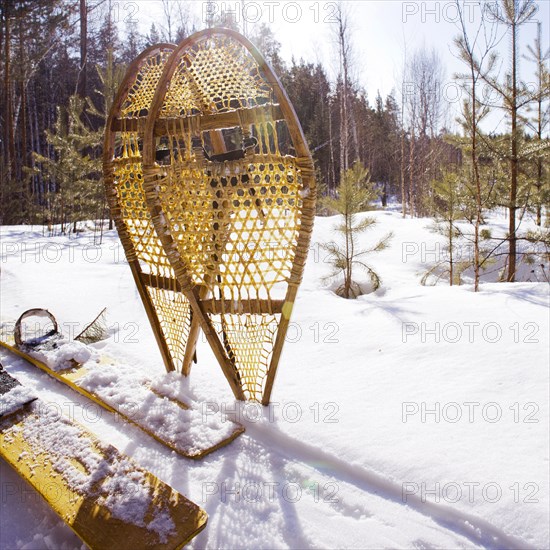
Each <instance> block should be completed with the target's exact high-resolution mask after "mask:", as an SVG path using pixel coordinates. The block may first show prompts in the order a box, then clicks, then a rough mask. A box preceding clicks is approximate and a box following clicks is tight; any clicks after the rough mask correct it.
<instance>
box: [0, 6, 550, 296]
mask: <svg viewBox="0 0 550 550" xmlns="http://www.w3.org/2000/svg"><path fill="white" fill-rule="evenodd" d="M455 3H456V9H457V13H458V14H459V15H460V24H459V25H458V27H459V32H458V33H457V35H456V37H454V38H453V39H452V43H451V44H450V46H449V47H450V48H452V50H453V52H454V54H455V55H456V56H457V57H459V58H460V60H461V62H462V67H463V72H462V73H461V74H456V75H453V78H454V79H455V81H456V84H457V86H460V88H461V90H462V91H463V96H462V97H463V98H464V100H463V104H462V105H461V109H460V116H459V119H458V124H459V125H458V126H455V125H453V127H452V128H449V127H446V124H445V123H446V121H448V116H446V113H445V109H446V108H447V106H446V104H445V103H446V102H445V100H444V97H443V94H442V92H441V90H442V85H443V78H444V77H443V74H444V67H443V63H442V61H441V58H440V56H439V54H438V52H437V51H436V50H431V49H427V48H425V47H421V48H418V49H416V50H414V51H410V52H407V57H408V60H407V64H406V66H404V67H402V70H401V76H400V78H399V79H398V80H399V81H396V82H395V84H394V88H393V91H392V92H391V93H390V94H388V95H387V96H386V97H382V96H381V95H380V93H373V90H366V89H364V88H363V87H362V86H360V85H359V84H358V82H357V81H356V79H354V78H353V76H352V75H353V74H356V72H357V70H360V67H357V64H358V61H357V59H356V58H354V57H353V56H352V55H351V53H350V52H351V50H352V48H353V43H354V41H357V40H359V39H360V37H358V36H355V35H354V33H353V31H352V30H351V26H350V14H349V10H348V9H347V6H346V4H338V10H337V12H336V21H335V23H333V27H334V28H333V29H332V30H333V35H334V48H335V56H336V57H337V59H338V66H339V71H338V74H337V76H336V78H331V77H330V76H329V72H328V70H327V68H326V67H324V66H323V64H321V63H317V64H315V63H311V62H306V61H304V60H303V59H292V60H291V61H290V62H288V61H285V60H284V59H283V58H282V56H281V44H280V42H279V41H278V40H277V37H276V36H275V35H274V33H273V32H272V31H271V29H270V28H269V26H267V25H266V24H263V23H262V24H258V25H250V24H249V25H247V26H246V28H243V26H242V25H239V24H238V23H237V22H236V21H235V20H234V19H233V18H232V17H231V14H224V13H221V14H218V15H217V16H212V17H210V18H208V19H207V20H206V21H200V19H199V18H198V17H196V15H194V14H193V13H192V12H191V10H190V9H189V5H188V4H187V3H184V2H172V1H169V0H164V1H163V2H162V3H159V6H161V7H162V10H161V9H160V8H159V23H158V24H157V25H155V24H152V25H151V27H150V29H149V31H148V32H147V33H144V32H142V31H140V29H139V28H138V24H137V21H135V20H133V19H132V18H131V17H122V16H121V15H120V14H117V12H116V10H114V9H113V4H112V3H111V2H110V1H107V0H77V1H75V0H2V2H1V4H0V14H1V27H0V51H1V55H0V59H1V65H0V78H1V80H2V94H1V106H0V120H1V128H2V131H1V132H2V135H1V136H0V180H1V184H0V194H1V197H0V224H3V225H17V224H38V225H44V226H45V227H47V228H49V230H50V232H55V231H58V232H63V233H65V232H74V231H78V229H79V224H80V223H81V222H84V221H86V220H96V221H97V220H105V225H107V224H108V223H109V222H108V218H109V213H108V207H107V205H106V200H105V196H104V191H103V184H102V173H101V172H102V168H101V167H102V161H101V157H102V139H103V127H104V124H105V121H106V118H107V116H108V112H109V108H110V105H111V103H112V101H113V97H114V94H115V93H116V90H117V88H118V84H119V82H120V81H121V80H122V78H123V76H124V72H125V68H126V67H127V66H128V64H129V63H130V62H131V61H132V60H133V59H134V58H135V57H136V56H137V55H138V54H139V53H140V52H141V51H142V50H143V49H144V48H145V47H147V46H149V45H151V44H156V43H159V42H169V43H178V42H179V41H181V40H182V39H184V38H185V37H186V36H189V35H190V34H192V33H193V32H195V31H197V30H200V29H201V28H204V27H213V26H228V27H231V28H234V29H236V30H239V31H240V32H243V33H245V34H246V35H247V37H248V38H249V39H250V40H251V41H252V42H253V43H254V44H255V45H256V46H257V47H258V49H259V50H260V51H261V52H262V53H263V55H264V56H265V58H266V59H267V61H268V62H269V63H270V65H271V66H272V67H273V68H274V70H275V72H276V73H277V74H278V75H279V77H280V80H281V82H282V84H283V86H284V87H285V89H286V91H287V93H288V95H289V97H290V99H291V101H292V103H293V105H294V108H295V110H296V112H297V115H298V118H299V120H300V121H301V124H302V127H303V130H304V133H305V135H306V137H307V140H308V143H309V147H310V150H311V152H312V155H313V157H314V161H315V167H316V173H317V181H318V186H319V190H320V191H319V200H318V214H319V215H328V214H334V213H337V212H339V213H341V214H344V219H345V220H346V223H345V224H344V231H343V232H344V236H345V239H346V243H348V242H349V243H351V244H353V242H354V238H355V233H358V232H361V231H363V230H364V229H366V228H367V227H369V223H368V222H364V221H361V222H360V223H356V222H354V221H353V216H354V215H355V214H357V213H359V212H362V211H366V210H368V209H372V208H374V207H375V204H376V205H379V207H385V206H386V205H387V204H389V203H392V204H399V205H400V206H399V208H400V209H401V212H402V215H403V217H425V218H432V219H433V220H434V223H435V225H434V227H435V229H434V230H435V231H437V232H439V233H440V234H441V235H444V237H445V240H446V242H447V248H448V251H449V255H448V256H449V257H448V258H447V259H446V263H445V266H444V269H443V271H442V272H441V273H440V275H442V276H444V278H446V279H447V280H448V282H449V283H450V284H457V283H458V284H459V283H460V280H461V278H460V274H461V273H462V272H463V271H464V270H466V269H471V270H472V273H473V277H474V284H475V289H476V290H477V289H478V285H479V280H480V273H482V271H483V270H484V269H485V268H486V267H487V266H488V265H489V264H490V263H491V262H492V261H495V260H496V258H499V257H501V258H504V264H503V269H502V273H501V280H503V281H508V282H513V281H515V280H516V273H517V270H518V267H517V266H518V265H519V263H521V262H522V261H531V262H533V261H536V262H542V264H543V265H547V262H548V252H549V249H550V234H549V231H550V230H549V221H548V220H549V216H548V210H549V206H550V191H549V187H550V186H549V166H548V160H549V157H550V139H549V134H548V131H549V120H550V111H549V99H550V76H549V70H548V61H549V56H550V53H549V51H545V48H544V47H543V43H544V38H545V37H544V36H543V29H542V28H541V25H540V23H539V24H538V36H537V38H536V39H535V40H534V41H533V42H532V43H531V44H529V45H528V46H527V47H520V45H519V36H520V32H521V30H522V28H523V27H524V26H525V25H527V24H528V23H532V22H533V20H534V15H535V12H536V6H537V5H536V2H534V0H499V1H498V2H496V3H494V2H493V3H488V4H487V5H486V6H485V9H486V14H487V17H481V19H480V21H478V22H476V25H477V28H474V29H472V28H471V26H468V25H466V20H465V16H464V1H463V0H455ZM117 6H118V3H117ZM484 13H485V12H484ZM489 15H490V17H489ZM503 32H504V33H505V34H506V40H508V41H509V43H510V47H509V55H508V58H507V59H501V58H500V56H499V52H498V49H497V42H498V37H499V36H500V35H502V33H503ZM520 60H521V61H522V66H528V67H529V71H530V72H531V73H532V74H534V75H535V79H534V81H533V79H531V81H530V82H529V83H527V82H525V81H523V80H522V78H521V75H520V72H519V69H518V67H519V62H520ZM501 66H504V67H505V70H503V71H502V70H499V67H501ZM487 89H489V90H490V91H491V101H488V100H487V97H486V94H485V91H486V90H487ZM495 111H497V112H499V113H500V116H501V117H502V118H503V119H504V120H505V121H506V125H505V127H504V128H505V129H504V130H503V129H498V130H496V129H491V128H490V127H488V125H487V123H486V121H487V119H489V118H490V116H491V114H492V113H494V112H495ZM457 128H458V129H457ZM498 209H500V210H501V211H505V212H506V213H507V217H508V231H507V233H506V235H504V236H494V235H492V234H491V231H490V230H489V229H488V228H487V227H486V226H485V225H486V216H487V214H488V213H489V212H492V211H495V210H498ZM526 217H530V218H532V219H533V220H534V227H535V229H533V228H531V229H529V230H525V231H524V230H522V220H523V219H524V218H526ZM101 228H102V229H101V230H103V224H101ZM111 228H112V224H111ZM465 228H466V229H465ZM390 237H391V236H388V238H390ZM459 241H463V242H467V243H468V244H469V245H470V246H471V248H472V251H473V253H472V254H471V257H469V258H468V260H467V261H464V260H460V261H459V260H456V261H455V260H453V250H454V247H455V246H456V244H457V243H458V242H459ZM383 246H384V239H382V240H381V241H380V243H379V247H378V248H379V249H381V248H383ZM327 247H328V250H329V251H332V253H333V254H334V257H335V258H334V264H335V267H336V270H337V271H338V270H342V271H343V272H344V273H347V275H349V277H347V278H346V280H347V281H348V283H350V284H351V277H352V275H351V271H352V265H353V257H351V256H350V255H349V254H338V253H337V251H336V250H335V249H334V248H332V249H331V246H330V244H329V245H327ZM376 248H377V247H375V249H376ZM440 267H441V266H439V268H440ZM544 272H545V273H547V271H544ZM372 275H373V277H374V282H376V276H375V275H376V274H374V273H373V274H372ZM348 279H349V280H348ZM350 284H348V285H347V289H344V290H343V293H344V294H345V295H347V296H346V297H348V295H349V294H350V292H351V291H350ZM375 286H376V285H375Z"/></svg>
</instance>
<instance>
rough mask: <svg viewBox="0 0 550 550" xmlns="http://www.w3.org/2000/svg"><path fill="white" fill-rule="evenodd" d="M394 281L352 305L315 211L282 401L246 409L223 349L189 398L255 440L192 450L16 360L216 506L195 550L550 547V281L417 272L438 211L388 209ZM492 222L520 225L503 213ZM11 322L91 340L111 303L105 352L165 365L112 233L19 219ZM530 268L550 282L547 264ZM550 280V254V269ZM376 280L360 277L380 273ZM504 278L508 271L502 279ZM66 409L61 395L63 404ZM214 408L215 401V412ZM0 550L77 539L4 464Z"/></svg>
mask: <svg viewBox="0 0 550 550" xmlns="http://www.w3.org/2000/svg"><path fill="white" fill-rule="evenodd" d="M372 215H373V216H375V217H376V218H377V219H378V221H379V224H378V225H377V226H376V227H375V228H374V229H373V230H372V231H371V233H367V234H365V235H364V236H363V237H362V241H364V242H365V245H368V244H369V243H374V242H375V241H376V239H377V237H380V236H381V235H383V234H384V233H386V232H387V231H389V230H391V231H393V232H394V234H395V236H394V239H393V241H392V244H391V246H390V247H389V248H388V249H387V250H384V251H383V252H381V253H379V254H376V255H374V256H372V257H371V258H370V263H371V264H372V265H373V266H374V267H375V268H376V270H377V271H378V273H379V274H380V275H381V277H382V279H383V285H382V288H381V289H380V290H378V291H377V292H376V293H374V294H369V295H364V296H362V297H360V298H359V299H357V300H349V301H347V300H344V299H341V298H338V297H336V296H335V295H334V294H333V293H332V292H331V290H330V289H329V288H328V287H327V284H326V283H325V282H323V280H322V277H323V275H324V274H326V273H328V271H329V266H328V264H327V263H326V262H325V259H326V258H325V257H324V253H323V252H322V251H321V250H320V249H319V248H318V246H316V244H315V243H317V242H323V241H326V240H331V239H333V238H334V230H333V227H334V224H335V222H336V220H335V219H334V218H318V219H317V220H316V226H315V231H314V236H313V244H312V249H311V252H310V255H309V259H308V264H307V268H306V272H305V277H304V282H303V285H302V287H301V289H300V292H299V298H298V300H297V302H296V306H295V308H294V313H293V323H292V325H291V327H290V330H289V333H288V338H287V344H286V347H285V350H284V353H283V357H282V361H281V364H280V367H279V371H278V376H277V380H276V382H275V387H274V392H273V396H272V400H273V404H272V405H271V407H270V408H269V409H264V410H260V408H259V407H257V406H254V405H245V406H243V405H240V406H238V407H236V406H235V403H234V401H233V399H232V395H231V393H230V390H229V387H228V385H227V383H226V381H225V379H224V378H223V375H222V374H221V370H220V369H219V367H218V366H217V364H216V362H215V360H214V358H213V356H212V354H211V352H210V350H209V348H208V346H207V345H206V343H205V342H204V341H202V342H201V343H200V345H199V349H198V358H199V364H198V365H195V366H194V367H193V371H192V373H191V376H190V379H189V380H188V381H185V382H183V383H182V384H183V386H185V387H186V391H187V392H189V393H191V394H193V395H194V396H195V397H196V398H197V399H200V400H203V401H205V402H208V407H210V408H214V407H219V408H220V409H221V410H227V412H228V414H229V413H231V411H236V416H237V417H238V418H237V419H238V420H240V421H241V422H242V423H243V424H245V425H246V430H247V431H246V433H245V434H244V435H243V436H241V437H239V438H238V439H237V440H236V441H234V442H233V443H231V444H230V445H229V446H227V447H225V448H223V449H221V450H219V451H216V452H215V453H213V454H212V455H210V456H208V457H206V458H205V459H203V460H201V461H198V462H195V461H191V460H186V459H184V458H182V457H181V456H179V455H177V454H175V453H174V452H171V451H170V450H168V449H167V448H165V447H164V446H162V445H161V444H159V443H157V442H155V441H154V440H153V439H151V438H150V437H148V436H146V435H144V434H143V433H142V432H140V431H139V430H138V429H137V428H135V427H133V426H130V425H128V424H125V423H122V422H121V421H120V420H119V419H117V418H116V417H114V416H113V415H111V414H109V413H107V412H105V411H101V410H99V409H97V407H95V406H92V405H91V404H90V403H89V402H87V401H86V399H84V398H81V397H79V396H78V395H76V394H75V393H74V392H72V391H71V390H70V389H68V388H66V387H64V386H63V385H61V384H59V383H57V382H55V381H53V380H52V379H50V378H49V377H48V376H47V375H45V374H43V373H41V372H38V371H37V370H36V369H34V368H33V367H31V366H28V365H27V364H25V363H24V362H23V361H21V360H19V359H15V358H13V357H12V356H10V355H8V354H7V353H5V352H3V351H2V352H0V359H1V361H2V363H3V364H4V366H6V367H7V370H9V372H10V373H11V374H13V375H14V376H16V377H17V378H18V379H19V380H20V381H21V382H22V383H23V384H26V385H28V386H30V387H32V388H34V389H35V390H36V391H37V392H39V394H40V395H41V397H42V399H45V400H46V401H48V402H51V403H52V406H56V407H58V409H59V410H62V411H63V412H64V413H65V414H67V415H69V416H71V417H72V418H74V419H75V420H77V421H79V422H81V423H83V424H84V425H86V426H88V427H89V428H91V429H92V430H93V431H94V432H96V433H97V435H98V436H99V437H100V438H101V439H103V440H105V441H107V442H110V443H112V444H114V445H115V446H116V447H117V448H118V449H120V450H121V451H122V452H124V453H126V454H128V455H129V456H131V457H133V458H134V459H135V460H137V461H138V462H139V463H140V464H141V465H142V466H144V467H145V468H147V469H149V470H151V472H153V473H154V474H155V475H156V476H158V477H159V478H161V479H162V480H163V481H165V482H167V483H169V484H170V485H172V486H173V487H174V488H175V489H177V490H178V491H180V492H181V493H183V494H185V495H186V496H187V497H188V498H190V499H191V500H192V501H194V502H196V503H197V504H199V505H201V506H202V507H203V508H204V509H205V510H206V511H207V512H208V514H209V521H208V525H207V527H206V529H205V530H204V531H203V532H202V533H201V534H200V535H199V536H198V537H197V538H196V539H194V541H193V543H192V544H191V547H192V548H232V549H233V548H251V549H252V548H254V549H257V548H258V549H259V548H373V549H374V548H376V549H378V548H418V549H427V548H483V547H486V548H548V547H549V546H550V540H549V516H548V510H549V505H550V502H549V470H550V464H549V457H548V451H549V433H550V430H549V341H548V340H549V332H550V331H549V311H550V310H549V307H548V306H549V292H548V284H547V283H546V282H524V283H516V284H505V283H496V282H485V283H484V284H483V285H482V288H481V291H480V292H479V293H478V294H475V293H474V292H473V289H472V287H471V286H470V285H469V284H467V285H464V286H460V287H456V286H455V287H452V288H451V287H448V286H446V285H444V284H439V285H437V286H434V287H426V286H422V285H421V284H420V279H421V277H422V274H423V273H424V272H425V270H426V269H428V268H429V267H430V265H432V263H433V261H434V259H435V256H437V255H438V254H443V250H442V248H440V247H439V245H436V243H437V242H440V240H441V238H440V237H439V236H437V235H434V234H433V233H432V232H430V231H429V225H430V223H431V222H430V221H429V220H426V219H415V220H410V219H405V220H404V219H402V218H401V217H400V215H399V214H398V213H397V212H391V211H386V212H383V211H379V212H373V213H372ZM491 224H492V226H493V229H494V232H495V234H496V233H498V232H499V231H503V230H504V228H505V225H506V220H505V219H504V218H492V219H491ZM0 235H1V242H0V246H1V253H2V255H1V263H0V267H1V278H0V285H1V287H0V290H1V303H2V305H1V308H2V310H1V314H2V320H3V321H7V320H10V319H12V320H13V319H15V318H17V317H18V316H19V314H21V313H22V312H23V311H24V310H26V309H28V308H31V307H42V308H47V309H49V310H50V311H52V312H53V313H54V314H55V316H56V317H57V319H58V321H59V322H60V323H61V328H62V329H63V330H64V331H65V333H66V335H67V336H69V337H70V336H75V335H76V334H77V333H78V332H80V330H82V328H83V327H84V326H85V324H87V323H88V322H89V321H91V320H92V319H93V318H94V317H95V315H96V314H97V313H98V312H99V311H100V310H101V309H102V308H103V307H105V306H107V307H108V312H109V327H110V329H111V333H112V335H111V337H110V338H109V340H107V341H106V342H104V343H103V344H101V345H97V346H96V347H98V349H101V351H102V352H105V353H108V354H109V355H111V356H115V357H120V359H121V361H123V362H125V363H130V364H133V365H137V366H139V367H140V368H142V369H143V370H144V371H145V372H147V373H148V375H149V376H155V375H156V374H159V375H161V374H162V372H163V366H162V361H161V358H160V354H159V352H158V349H157V347H156V344H155V341H154V337H153V334H152V332H151V330H150V328H149V326H148V322H147V319H146V316H145V312H144V310H143V307H142V305H141V302H140V299H139V296H138V292H137V290H136V288H135V286H134V283H133V280H132V277H131V274H130V270H129V268H128V266H127V265H126V263H125V260H124V254H123V252H122V248H121V247H120V245H119V242H118V239H117V236H116V234H115V233H114V232H110V233H108V234H107V235H106V236H105V237H104V240H103V244H102V245H101V246H94V245H93V243H92V240H91V239H92V235H91V233H83V234H81V235H79V236H78V237H76V238H75V237H71V238H69V237H44V236H43V232H42V228H36V227H34V228H29V227H3V228H1V229H0ZM525 273H526V274H525V275H524V278H525V279H526V280H527V279H530V280H532V281H536V280H537V279H539V280H542V275H541V273H543V272H541V271H539V272H533V273H532V274H531V275H530V271H529V270H528V271H527V272H525ZM546 273H548V266H546ZM358 275H359V277H358V278H359V279H360V278H361V277H363V276H362V275H360V274H358ZM491 277H492V280H495V278H496V274H493V275H492V276H488V277H487V278H488V279H489V280H491ZM54 404H55V405H54ZM207 413H208V409H207V408H206V409H205V414H207ZM0 474H1V483H0V490H1V494H0V513H1V517H0V548H2V549H10V550H11V549H14V548H29V549H30V548H32V549H34V548H55V549H56V550H57V549H64V548H76V547H80V544H79V541H78V539H76V538H75V536H74V535H73V534H72V532H71V531H70V529H69V528H68V527H66V526H65V525H64V524H63V523H62V522H61V521H60V520H58V519H57V517H56V516H55V515H54V514H53V512H51V511H50V510H49V509H48V507H47V506H46V505H45V504H44V503H43V502H42V501H41V500H40V499H39V497H37V496H36V495H35V493H33V491H32V490H31V489H30V488H29V487H28V486H26V485H24V484H23V483H22V482H21V481H20V479H19V478H18V476H17V474H16V473H15V472H14V471H13V470H12V469H11V468H10V467H8V466H7V465H6V464H5V463H4V462H3V461H0Z"/></svg>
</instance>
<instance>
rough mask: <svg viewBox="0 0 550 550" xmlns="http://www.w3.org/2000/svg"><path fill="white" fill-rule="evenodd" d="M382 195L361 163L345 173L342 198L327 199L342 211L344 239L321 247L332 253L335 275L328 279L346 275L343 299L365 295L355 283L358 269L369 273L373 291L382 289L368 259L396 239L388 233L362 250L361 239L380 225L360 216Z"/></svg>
mask: <svg viewBox="0 0 550 550" xmlns="http://www.w3.org/2000/svg"><path fill="white" fill-rule="evenodd" d="M377 196H378V192H377V191H376V190H375V188H374V186H373V185H372V184H371V182H370V177H369V173H368V170H367V169H366V168H364V167H363V165H362V164H361V163H359V162H356V163H355V164H354V165H353V166H352V168H350V169H348V170H347V171H346V172H344V174H343V176H342V181H341V182H340V187H339V189H338V196H337V197H336V198H332V197H327V198H326V199H325V204H326V206H327V207H328V208H329V209H331V210H333V211H336V212H338V213H339V214H340V215H341V217H342V223H341V224H339V225H337V226H336V227H335V230H336V231H337V232H338V233H340V235H342V237H343V244H342V246H340V245H339V244H338V243H336V242H334V241H332V242H329V243H324V244H322V245H321V248H322V249H324V250H325V251H326V252H328V253H329V261H330V263H331V265H332V272H331V274H330V275H329V276H328V277H327V280H330V279H336V278H338V277H341V276H343V279H344V280H343V283H342V284H341V285H340V286H339V287H338V288H337V290H336V293H337V294H338V295H339V296H342V297H343V298H348V299H349V298H357V296H359V295H360V294H362V290H361V287H360V285H359V284H358V283H357V282H356V281H355V280H354V278H353V277H354V270H355V268H360V269H363V270H364V271H366V272H367V274H368V276H369V278H370V280H371V283H372V287H373V290H376V289H377V288H379V287H380V285H381V283H382V281H381V279H380V276H379V275H378V274H377V273H376V271H374V269H373V268H372V267H371V266H369V265H368V264H367V263H366V262H365V260H364V257H365V256H366V255H367V254H370V253H372V252H379V251H381V250H383V249H384V248H386V247H387V246H388V244H389V241H390V239H391V238H392V233H388V234H386V235H385V236H384V237H382V238H381V239H380V240H379V241H378V242H377V243H376V244H375V245H374V246H373V247H371V248H369V249H359V243H358V238H359V235H361V234H362V233H364V232H365V231H366V230H367V229H370V228H371V227H373V226H374V225H375V224H376V220H375V219H374V218H372V217H360V216H358V214H359V213H360V212H362V211H364V210H366V209H367V208H368V205H369V203H370V202H372V201H373V200H374V199H375V198H377Z"/></svg>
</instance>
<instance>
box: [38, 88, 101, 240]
mask: <svg viewBox="0 0 550 550" xmlns="http://www.w3.org/2000/svg"><path fill="white" fill-rule="evenodd" d="M84 106H85V100H83V99H82V98H80V97H79V96H76V95H75V96H72V97H71V98H70V99H69V104H68V105H67V107H66V108H63V107H58V108H57V120H56V122H55V126H54V131H53V132H52V131H50V130H47V131H46V139H47V142H48V144H49V145H50V146H51V148H52V149H53V151H54V158H50V157H46V156H43V155H39V154H37V153H34V157H35V161H36V163H37V164H38V166H37V168H36V170H41V171H42V172H43V173H44V174H45V177H46V178H47V179H48V180H49V181H50V182H51V188H50V189H51V190H52V191H51V192H50V193H49V196H48V197H47V201H48V204H47V210H48V212H47V215H48V217H49V220H50V221H51V222H52V223H55V222H56V221H59V223H61V231H62V232H63V233H64V232H65V231H66V225H67V224H69V223H71V224H72V227H73V232H74V231H76V230H77V222H78V221H80V220H82V219H86V218H89V217H92V216H93V215H94V214H95V213H96V211H97V210H96V208H97V204H98V203H99V202H100V201H101V197H102V194H103V189H102V186H101V181H100V177H99V176H100V171H101V159H100V158H99V156H98V155H94V154H93V152H94V148H97V145H98V143H99V142H100V140H101V134H102V131H96V132H94V131H92V130H90V129H89V128H88V127H87V126H86V125H85V124H84V123H83V122H82V114H83V112H84Z"/></svg>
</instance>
